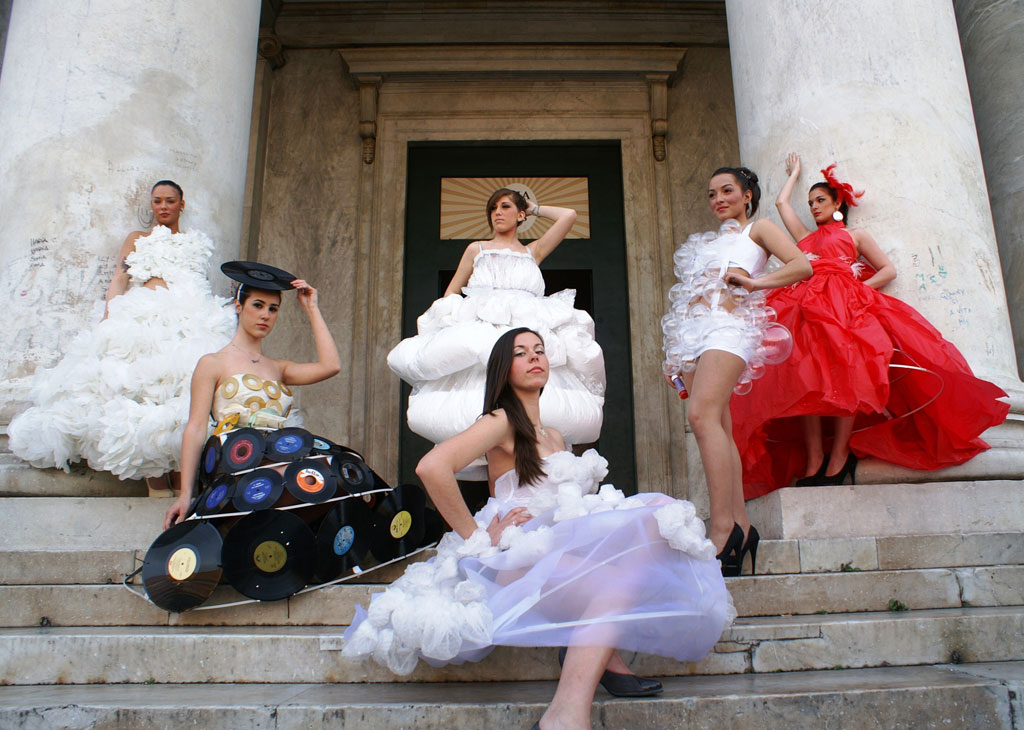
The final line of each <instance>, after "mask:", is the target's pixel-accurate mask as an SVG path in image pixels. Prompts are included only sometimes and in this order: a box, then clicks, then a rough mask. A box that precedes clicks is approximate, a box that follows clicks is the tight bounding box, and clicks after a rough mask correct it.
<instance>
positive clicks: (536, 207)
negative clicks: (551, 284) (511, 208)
mask: <svg viewBox="0 0 1024 730" xmlns="http://www.w3.org/2000/svg"><path fill="white" fill-rule="evenodd" d="M526 212H527V213H528V214H529V215H535V216H537V217H538V218H550V219H551V220H553V221H554V223H552V224H551V227H550V228H548V229H547V231H545V232H544V235H543V236H541V237H540V238H538V239H537V240H536V241H534V242H533V243H531V244H529V245H528V246H527V248H528V249H530V251H531V252H532V253H533V258H534V259H535V260H536V261H537V263H538V264H539V263H540V262H541V261H543V260H544V259H546V258H547V257H548V256H549V255H550V254H551V252H552V251H554V250H555V249H556V248H558V244H560V243H561V242H562V240H563V239H565V237H566V236H568V235H569V231H570V230H571V229H572V225H573V223H575V222H576V211H575V210H573V209H572V208H557V207H555V206H554V205H540V204H539V203H531V205H530V206H529V207H528V208H527V209H526Z"/></svg>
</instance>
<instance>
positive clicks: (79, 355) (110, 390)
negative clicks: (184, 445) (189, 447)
mask: <svg viewBox="0 0 1024 730" xmlns="http://www.w3.org/2000/svg"><path fill="white" fill-rule="evenodd" d="M203 284H205V281H204V282H203ZM226 303H227V300H224V299H221V298H218V297H213V296H211V295H210V293H209V289H208V285H207V287H206V291H204V290H203V288H202V287H201V286H192V285H189V284H176V285H173V286H172V288H169V289H165V288H158V289H147V288H145V287H137V288H132V289H130V290H129V291H128V292H126V293H125V294H123V295H121V296H119V297H116V298H115V299H113V300H112V301H111V302H110V305H109V314H108V317H107V319H105V320H104V321H102V322H100V323H99V324H97V325H96V326H95V327H94V328H92V329H91V330H88V331H85V332H82V333H81V334H80V335H78V337H76V338H75V339H74V341H73V342H72V343H71V346H70V347H69V349H68V352H67V353H65V355H64V357H63V358H62V359H61V361H60V362H59V363H58V364H57V365H56V366H55V367H53V368H44V369H40V370H37V371H36V374H35V376H34V378H33V385H32V393H31V396H32V401H33V404H34V405H33V406H32V407H30V408H28V409H27V410H26V411H24V412H23V413H21V414H19V415H18V416H16V417H15V418H14V419H13V420H12V421H11V423H10V425H9V426H8V428H7V432H8V435H9V437H10V448H11V451H12V452H14V454H16V455H17V456H19V457H20V458H22V459H24V460H25V461H28V462H29V463H31V464H32V465H33V466H38V467H57V468H60V469H64V470H65V471H67V470H68V467H69V464H70V463H73V462H76V461H79V460H81V459H83V458H84V459H85V460H86V461H87V462H88V464H89V466H90V467H92V468H93V469H96V470H101V471H109V472H111V473H113V474H115V475H116V476H118V477H120V478H121V479H139V478H143V477H155V476H160V475H162V474H166V473H167V472H170V471H173V470H176V469H177V468H178V466H179V455H180V451H181V434H182V430H183V429H184V426H185V423H186V422H187V421H188V407H189V382H190V380H191V377H192V371H193V370H194V369H195V366H196V363H197V362H198V361H199V358H200V357H202V356H203V355H205V354H206V353H208V352H214V351H216V350H219V349H220V348H222V347H224V346H225V345H226V344H227V343H228V342H229V341H230V339H231V336H232V334H233V333H234V330H235V322H236V321H235V316H234V312H232V311H231V310H230V308H229V307H227V306H225V304H226Z"/></svg>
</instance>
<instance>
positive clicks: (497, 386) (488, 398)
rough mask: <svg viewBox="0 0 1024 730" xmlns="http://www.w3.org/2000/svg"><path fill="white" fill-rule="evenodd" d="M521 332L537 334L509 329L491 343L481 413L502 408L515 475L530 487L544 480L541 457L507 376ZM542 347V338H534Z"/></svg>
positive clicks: (525, 329)
mask: <svg viewBox="0 0 1024 730" xmlns="http://www.w3.org/2000/svg"><path fill="white" fill-rule="evenodd" d="M524 332H530V333H532V334H535V335H537V333H536V332H534V331H533V330H532V329H530V328H529V327H517V328H516V329H512V330H509V331H508V332H506V333H505V334H503V335H502V336H501V337H499V338H498V341H497V342H495V343H494V347H492V348H491V356H490V358H488V360H487V385H486V387H485V388H484V410H483V414H484V415H486V414H488V413H494V411H496V410H497V409H499V408H503V409H505V415H506V416H507V417H508V422H509V423H510V424H512V436H513V453H514V455H515V461H516V472H517V473H518V474H519V483H520V484H521V485H524V486H525V485H527V484H533V483H534V482H535V481H537V480H538V479H540V478H541V477H543V476H544V475H545V474H544V469H543V468H542V467H541V460H540V454H539V453H538V452H537V432H536V431H535V430H534V428H533V423H532V422H531V421H530V417H529V416H527V415H526V409H525V408H524V407H523V403H522V401H520V400H519V396H517V395H516V393H515V391H514V390H512V386H511V385H510V384H509V382H508V373H509V370H511V369H512V353H513V350H514V349H515V343H516V337H518V336H519V335H521V334H523V333H524ZM537 337H538V338H539V339H540V341H541V343H542V344H543V342H544V339H543V338H541V336H540V335H537Z"/></svg>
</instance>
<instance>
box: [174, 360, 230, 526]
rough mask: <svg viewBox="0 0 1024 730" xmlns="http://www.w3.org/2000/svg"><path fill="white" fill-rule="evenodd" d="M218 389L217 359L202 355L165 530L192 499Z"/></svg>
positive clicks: (195, 379)
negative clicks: (177, 483) (176, 492)
mask: <svg viewBox="0 0 1024 730" xmlns="http://www.w3.org/2000/svg"><path fill="white" fill-rule="evenodd" d="M216 389H217V360H216V358H215V357H214V356H213V355H203V356H202V357H201V358H199V362H198V363H197V364H196V369H195V371H194V372H193V373H192V386H191V395H190V399H189V406H188V423H186V424H185V431H184V433H183V434H182V436H181V477H180V479H181V482H180V486H181V494H180V495H179V496H178V499H176V500H175V501H174V504H172V505H171V507H170V509H168V510H167V514H166V515H165V516H164V529H165V530H166V529H167V528H168V527H170V526H171V525H174V524H177V523H178V522H181V521H182V520H183V519H184V518H185V512H186V511H187V510H188V506H189V504H190V503H191V502H192V493H193V491H194V485H195V478H196V469H197V468H198V466H199V457H200V454H201V452H202V450H203V444H204V443H205V442H206V434H207V432H208V431H209V429H210V411H211V410H212V409H213V394H214V391H216Z"/></svg>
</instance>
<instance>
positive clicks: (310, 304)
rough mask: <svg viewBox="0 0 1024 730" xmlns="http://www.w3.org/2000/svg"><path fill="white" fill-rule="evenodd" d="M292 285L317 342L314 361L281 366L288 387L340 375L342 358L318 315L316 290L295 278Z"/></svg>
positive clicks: (288, 363)
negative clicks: (296, 291)
mask: <svg viewBox="0 0 1024 730" xmlns="http://www.w3.org/2000/svg"><path fill="white" fill-rule="evenodd" d="M292 286H294V287H295V288H296V290H298V297H299V306H300V307H302V310H303V311H304V312H305V313H306V316H307V317H308V318H309V325H310V327H311V328H312V330H313V342H314V343H316V362H304V363H294V362H290V361H286V362H284V363H283V365H284V367H283V369H282V378H283V380H284V382H285V383H287V384H288V385H309V384H310V383H319V382H320V381H321V380H327V378H330V377H333V376H335V375H337V374H338V373H339V372H341V358H340V357H339V356H338V347H337V345H335V344H334V338H333V337H331V331H330V330H329V329H328V328H327V323H326V322H324V316H323V315H322V314H321V313H320V306H319V299H318V297H317V292H316V289H314V288H313V287H311V286H310V285H309V284H307V283H306V282H305V281H303V280H302V279H296V280H295V281H293V282H292Z"/></svg>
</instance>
